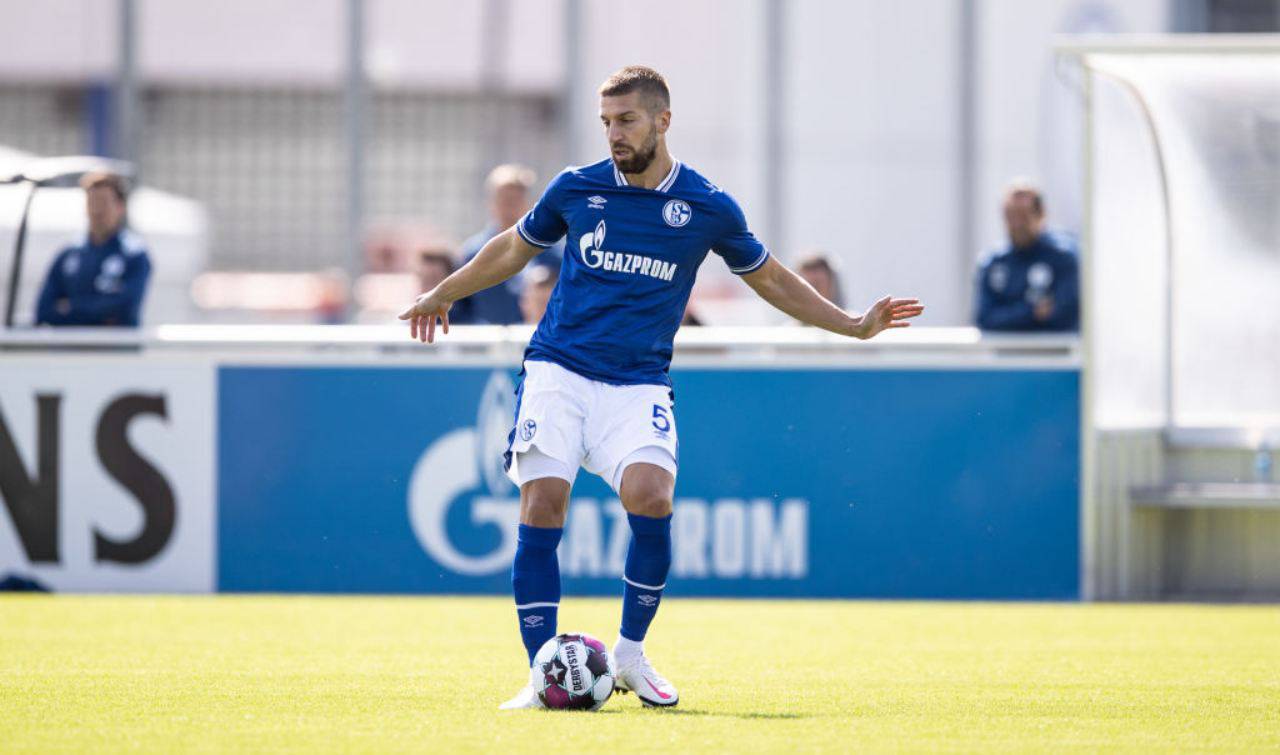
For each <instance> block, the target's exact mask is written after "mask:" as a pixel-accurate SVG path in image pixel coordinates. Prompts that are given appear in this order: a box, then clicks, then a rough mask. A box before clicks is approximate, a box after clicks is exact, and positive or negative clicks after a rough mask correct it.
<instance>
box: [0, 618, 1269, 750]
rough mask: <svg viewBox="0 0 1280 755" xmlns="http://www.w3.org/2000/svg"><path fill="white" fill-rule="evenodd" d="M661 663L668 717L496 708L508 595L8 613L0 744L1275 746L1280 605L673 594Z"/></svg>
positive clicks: (625, 706)
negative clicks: (676, 699)
mask: <svg viewBox="0 0 1280 755" xmlns="http://www.w3.org/2000/svg"><path fill="white" fill-rule="evenodd" d="M617 613H618V604H617V601H613V600H584V599H577V600H569V601H567V602H566V604H565V606H564V607H563V608H562V617H561V622H560V626H561V628H562V629H565V630H582V631H587V632H591V633H593V634H596V635H598V636H600V637H602V638H604V639H605V640H606V641H607V642H612V639H613V634H614V627H616V624H617ZM648 646H649V651H650V655H651V656H652V657H653V658H654V659H655V661H656V662H657V665H658V668H659V669H660V670H662V671H663V672H664V673H666V674H667V675H668V676H669V677H670V678H671V679H672V680H673V681H674V682H675V683H676V684H677V685H678V686H679V688H680V692H681V697H682V701H681V703H680V707H679V708H677V709H674V710H646V709H642V708H641V707H640V705H639V703H638V702H637V701H636V699H635V697H634V696H627V697H615V698H614V699H613V700H611V701H610V702H609V704H608V705H607V706H606V707H605V708H604V710H603V711H601V712H600V713H595V714H591V713H555V712H546V711H519V712H512V713H499V712H498V711H497V710H495V708H496V706H497V704H498V703H499V702H501V701H502V700H504V699H506V697H507V696H509V695H510V694H512V693H513V692H515V690H516V689H517V688H518V687H519V685H520V684H521V682H522V681H523V672H522V671H521V669H520V665H521V662H522V659H523V651H522V650H521V649H520V647H519V642H518V639H517V635H516V628H515V619H514V617H513V615H512V610H511V608H510V605H509V603H508V601H506V600H500V599H470V598H380V597H379V598H316V597H275V596H265V597H232V596H221V597H159V598H147V597H73V596H53V597H48V596H37V597H27V596H9V597H0V752H41V753H43V752H56V751H64V752H66V751H77V752H83V751H91V752H110V751H130V750H140V751H150V752H165V753H169V752H184V751H218V752H225V751H264V750H270V751H295V752H316V751H344V752H348V751H364V752H389V751H436V752H455V751H467V750H469V751H483V752H512V751H524V750H535V749H536V750H538V751H540V752H542V753H546V752H553V751H569V752H583V753H601V752H611V751H642V752H646V753H668V752H670V753H682V752H689V751H787V752H793V751H799V752H805V751H815V750H823V751H848V750H859V751H866V750H949V751H984V752H989V751H1026V750H1053V751H1055V752H1056V751H1065V750H1087V751H1113V750H1132V751H1151V750H1153V749H1159V750H1170V749H1177V750H1222V751H1230V752H1242V751H1259V750H1280V610H1277V609H1276V608H1275V607H1263V606H1183V605H1169V606H1122V605H1040V604H973V603H870V602H866V603H864V602H731V601H693V600H668V601H666V602H664V603H663V606H662V612H661V614H660V615H659V618H658V621H657V624H656V626H655V629H654V632H653V633H652V636H651V638H650V640H649V642H648Z"/></svg>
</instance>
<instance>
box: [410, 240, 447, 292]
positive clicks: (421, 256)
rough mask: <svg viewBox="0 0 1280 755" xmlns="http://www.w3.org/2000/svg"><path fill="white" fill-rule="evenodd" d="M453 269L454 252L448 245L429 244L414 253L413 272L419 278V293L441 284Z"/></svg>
mask: <svg viewBox="0 0 1280 755" xmlns="http://www.w3.org/2000/svg"><path fill="white" fill-rule="evenodd" d="M453 270H454V265H453V253H452V251H451V250H450V249H448V248H446V247H443V246H427V247H423V248H421V249H419V250H418V251H417V252H416V253H414V255H413V274H414V276H416V277H417V279H418V293H426V292H428V291H430V290H431V289H433V288H435V287H436V286H438V285H440V282H441V281H443V280H444V279H445V278H448V277H449V274H450V273H452V272H453Z"/></svg>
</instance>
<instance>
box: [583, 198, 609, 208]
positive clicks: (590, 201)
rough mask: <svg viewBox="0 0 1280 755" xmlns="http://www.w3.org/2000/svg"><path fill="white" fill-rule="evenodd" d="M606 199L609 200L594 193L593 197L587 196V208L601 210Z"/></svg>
mask: <svg viewBox="0 0 1280 755" xmlns="http://www.w3.org/2000/svg"><path fill="white" fill-rule="evenodd" d="M608 201H609V200H607V199H605V198H604V197H602V196H600V195H599V194H597V195H595V196H594V197H587V209H589V210H603V209H604V203H605V202H608Z"/></svg>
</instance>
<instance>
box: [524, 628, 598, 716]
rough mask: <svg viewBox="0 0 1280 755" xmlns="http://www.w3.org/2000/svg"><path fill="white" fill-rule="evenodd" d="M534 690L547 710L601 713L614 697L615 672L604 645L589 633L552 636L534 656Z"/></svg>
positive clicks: (531, 676)
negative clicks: (597, 711)
mask: <svg viewBox="0 0 1280 755" xmlns="http://www.w3.org/2000/svg"><path fill="white" fill-rule="evenodd" d="M529 673H530V680H531V681H532V682H533V691H534V692H537V693H538V699H539V700H541V701H542V704H543V705H545V706H547V707H548V708H553V709H556V710H600V708H601V707H603V706H604V704H605V703H606V702H608V701H609V695H612V694H613V682H614V679H615V678H616V676H617V670H616V669H615V668H614V665H613V656H611V655H609V651H607V650H605V648H604V643H603V642H601V641H600V640H597V639H596V638H595V637H592V636H591V635H589V634H562V635H559V636H556V637H552V638H551V639H549V640H547V641H546V643H544V644H543V646H542V647H541V648H539V649H538V653H537V654H536V655H535V656H533V668H531V669H530V670H529Z"/></svg>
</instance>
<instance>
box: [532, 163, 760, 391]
mask: <svg viewBox="0 0 1280 755" xmlns="http://www.w3.org/2000/svg"><path fill="white" fill-rule="evenodd" d="M516 231H517V232H518V233H519V234H520V236H521V238H523V239H524V240H525V241H527V242H528V243H530V244H533V245H534V246H539V247H548V246H551V245H552V244H554V243H556V242H557V241H559V240H560V239H561V238H563V237H565V236H567V237H568V238H567V239H566V240H565V249H564V262H563V263H562V264H561V267H560V279H559V281H558V282H557V283H556V287H555V290H554V291H553V292H552V293H551V300H550V302H549V303H548V304H547V311H546V314H545V315H543V317H542V321H541V322H540V323H538V329H537V331H536V332H535V333H534V334H533V339H532V340H531V341H530V342H529V348H528V349H527V350H526V351H525V359H529V360H539V361H546V362H554V363H556V364H558V365H560V366H561V367H564V368H565V369H568V370H571V371H573V372H576V373H578V374H579V375H582V376H583V377H586V378H590V379H591V380H598V381H601V382H605V383H612V384H614V385H636V384H657V385H670V384H671V379H670V377H669V376H668V374H667V372H668V370H669V369H670V367H671V348H672V347H671V342H672V339H673V338H674V337H675V334H676V330H677V329H678V328H679V327H680V320H681V319H682V318H683V316H684V309H685V305H686V304H688V302H689V293H690V291H691V290H692V289H693V282H694V278H695V277H696V276H697V273H698V266H699V265H701V264H702V260H703V259H704V258H705V257H706V256H707V252H708V251H712V252H715V253H716V254H718V255H720V256H721V257H723V258H724V260H725V263H726V264H727V265H728V266H729V269H730V270H731V271H733V272H734V273H737V274H739V275H742V274H745V273H749V272H751V271H753V270H758V269H759V268H760V266H761V265H763V264H764V263H765V261H766V260H768V259H769V252H768V251H767V250H765V248H764V246H763V245H762V244H761V243H760V242H759V241H758V240H757V239H756V237H755V236H754V235H752V233H751V231H749V230H748V229H747V222H746V218H745V217H744V216H743V214H742V209H741V208H740V207H738V203H737V202H735V201H734V200H733V198H732V197H730V196H729V195H728V194H726V193H725V192H723V191H722V190H721V189H720V188H719V187H717V186H715V185H714V184H712V183H711V182H710V181H707V180H706V179H705V178H703V177H702V176H701V175H699V174H698V173H697V171H695V170H693V169H692V168H690V167H689V166H687V165H683V164H681V163H680V162H679V161H677V162H676V163H675V165H673V166H672V168H671V172H670V173H668V174H667V177H666V178H665V179H663V181H662V183H661V184H659V185H658V187H657V188H655V189H643V188H638V187H634V186H629V185H627V182H626V179H625V178H624V177H623V175H622V173H621V172H619V171H618V169H617V168H616V166H615V165H614V163H613V160H612V159H606V160H602V161H600V162H598V163H595V164H593V165H587V166H584V167H581V168H569V169H566V170H565V171H564V172H562V173H560V174H559V175H558V176H556V177H555V179H553V180H552V181H551V184H550V185H548V186H547V190H546V192H544V193H543V195H542V198H541V199H539V200H538V203H537V204H536V205H534V207H533V209H532V210H530V211H529V213H528V214H527V215H525V216H524V217H523V218H522V219H521V220H520V222H518V223H517V224H516Z"/></svg>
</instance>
